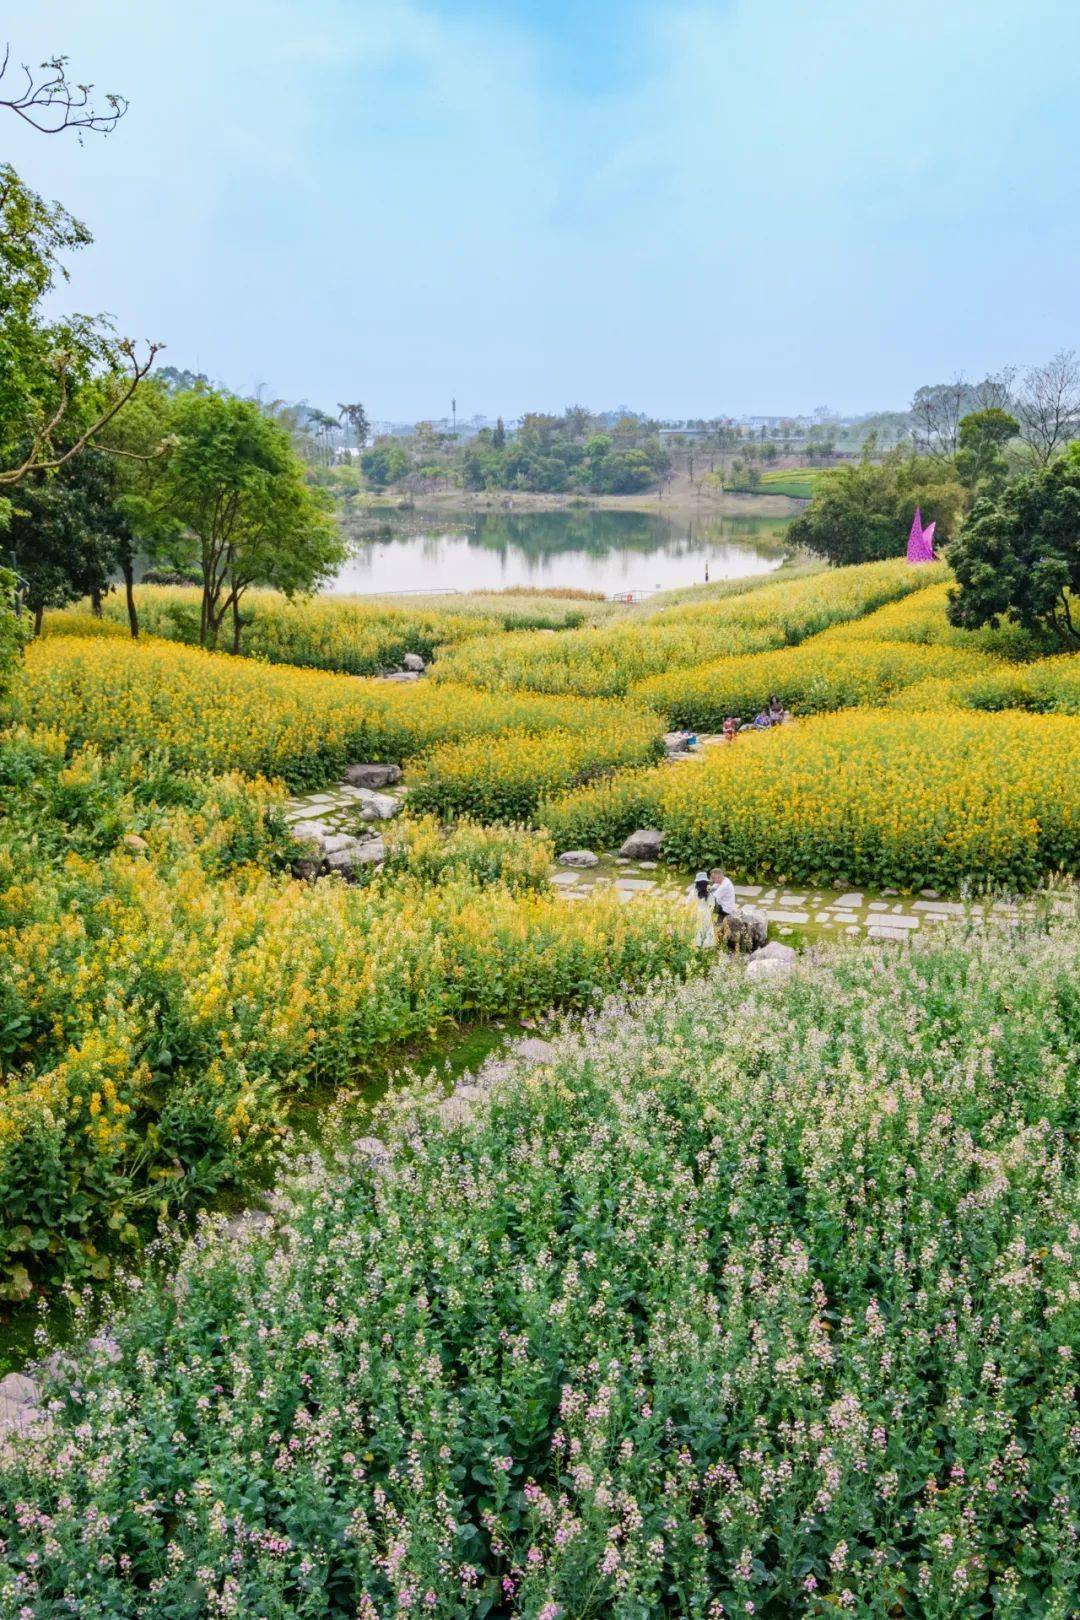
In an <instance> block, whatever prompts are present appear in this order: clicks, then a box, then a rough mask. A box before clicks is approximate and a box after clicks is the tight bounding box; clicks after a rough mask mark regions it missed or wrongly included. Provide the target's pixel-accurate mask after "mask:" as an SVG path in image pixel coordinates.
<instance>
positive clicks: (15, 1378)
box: [0, 1372, 42, 1437]
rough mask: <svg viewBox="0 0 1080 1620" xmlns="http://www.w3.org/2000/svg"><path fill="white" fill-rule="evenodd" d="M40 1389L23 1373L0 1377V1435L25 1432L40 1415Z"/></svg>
mask: <svg viewBox="0 0 1080 1620" xmlns="http://www.w3.org/2000/svg"><path fill="white" fill-rule="evenodd" d="M40 1401H41V1391H40V1389H39V1388H38V1386H37V1384H35V1382H34V1380H33V1379H32V1378H27V1376H26V1374H25V1373H16V1372H13V1373H8V1375H7V1377H6V1378H0V1437H2V1436H4V1435H8V1434H25V1433H26V1431H27V1430H28V1429H30V1428H32V1427H33V1425H34V1424H35V1423H37V1422H38V1420H39V1419H40V1418H41V1416H42V1412H41V1406H40Z"/></svg>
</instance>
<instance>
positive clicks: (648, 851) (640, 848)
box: [619, 827, 664, 861]
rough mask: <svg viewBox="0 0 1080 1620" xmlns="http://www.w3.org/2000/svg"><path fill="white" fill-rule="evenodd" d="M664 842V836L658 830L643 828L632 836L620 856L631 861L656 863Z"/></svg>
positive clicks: (621, 850) (620, 851) (624, 845)
mask: <svg viewBox="0 0 1080 1620" xmlns="http://www.w3.org/2000/svg"><path fill="white" fill-rule="evenodd" d="M663 842H664V835H663V833H662V832H660V831H659V829H658V828H656V827H641V828H639V829H638V831H637V832H632V833H631V834H630V836H629V838H628V839H627V840H626V842H625V844H623V846H622V848H621V849H620V850H619V854H620V855H622V856H623V857H624V858H625V859H626V860H631V861H634V860H636V861H655V860H656V858H657V857H658V855H659V854H660V850H661V848H662V846H663Z"/></svg>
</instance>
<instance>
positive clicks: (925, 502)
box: [788, 450, 966, 563]
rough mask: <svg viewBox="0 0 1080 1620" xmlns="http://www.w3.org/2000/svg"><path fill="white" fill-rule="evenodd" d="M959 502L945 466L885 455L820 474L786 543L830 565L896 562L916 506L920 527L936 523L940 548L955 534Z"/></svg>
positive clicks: (962, 499) (957, 486) (896, 454)
mask: <svg viewBox="0 0 1080 1620" xmlns="http://www.w3.org/2000/svg"><path fill="white" fill-rule="evenodd" d="M965 503H966V496H965V491H964V488H963V486H962V485H961V484H960V483H958V482H957V480H956V477H955V474H954V473H953V472H952V470H951V466H950V465H949V464H943V463H941V462H938V461H934V460H930V459H928V458H924V457H919V456H908V455H905V454H904V453H903V452H902V451H900V450H896V451H891V452H890V453H889V454H888V455H887V456H886V457H885V459H884V460H883V461H881V462H877V463H875V462H870V461H863V462H858V463H853V464H851V465H849V466H844V467H837V468H835V469H834V470H833V471H831V472H828V473H825V474H822V475H821V476H820V479H819V482H818V484H817V488H816V491H815V493H814V497H813V499H812V501H811V502H810V505H809V506H808V507H807V509H806V511H805V512H802V513H800V515H799V516H798V517H797V518H796V519H795V521H794V522H793V523H792V524H791V526H790V528H789V529H788V539H789V541H790V542H791V544H792V545H795V546H803V547H805V548H806V550H807V551H813V552H816V553H817V554H818V555H819V556H821V557H827V558H828V560H829V561H830V562H831V563H865V562H874V561H876V560H878V559H879V558H884V557H901V556H903V554H904V551H905V549H906V547H907V539H908V533H909V531H910V528H911V521H912V518H913V517H914V515H915V508H916V507H917V506H920V507H921V508H922V515H923V520H924V522H926V523H930V522H932V521H936V522H937V534H936V537H935V543H936V544H937V546H938V547H939V548H941V547H943V546H945V545H947V543H948V541H949V540H950V538H951V537H952V535H953V534H954V533H955V532H956V528H957V525H958V523H959V520H960V517H961V515H962V513H963V510H964V506H965Z"/></svg>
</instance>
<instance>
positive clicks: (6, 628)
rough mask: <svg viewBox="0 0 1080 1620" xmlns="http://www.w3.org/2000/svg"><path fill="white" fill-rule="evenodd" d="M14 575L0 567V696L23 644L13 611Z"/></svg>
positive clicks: (21, 633)
mask: <svg viewBox="0 0 1080 1620" xmlns="http://www.w3.org/2000/svg"><path fill="white" fill-rule="evenodd" d="M15 587H16V579H15V575H14V574H13V573H12V572H11V571H10V569H7V568H0V698H2V697H3V695H4V693H5V692H6V691H7V689H8V686H9V685H10V683H11V677H12V673H13V671H14V669H15V667H16V665H17V663H18V661H19V652H20V649H21V647H22V644H23V626H22V623H21V621H20V619H19V617H18V615H17V614H16V612H15Z"/></svg>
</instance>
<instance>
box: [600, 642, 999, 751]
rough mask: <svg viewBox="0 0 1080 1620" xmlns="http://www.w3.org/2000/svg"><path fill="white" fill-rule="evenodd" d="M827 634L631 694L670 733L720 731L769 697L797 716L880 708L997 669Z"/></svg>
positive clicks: (940, 651)
mask: <svg viewBox="0 0 1080 1620" xmlns="http://www.w3.org/2000/svg"><path fill="white" fill-rule="evenodd" d="M842 636H843V632H839V633H838V632H835V631H828V632H826V633H825V634H824V635H820V636H815V637H813V639H812V640H810V641H805V642H803V644H802V645H801V646H798V647H784V648H781V649H780V650H779V651H777V652H763V653H756V654H752V655H749V656H747V657H743V658H719V659H717V660H716V662H715V663H712V664H703V665H701V666H700V667H698V668H697V669H688V670H674V671H672V673H671V674H669V675H656V676H653V678H652V679H651V680H648V681H641V682H639V683H638V684H637V685H636V686H634V687H632V688H631V691H630V696H631V697H632V698H635V699H640V700H641V701H642V702H645V703H649V704H651V705H652V706H653V707H654V708H655V709H657V710H658V711H659V712H660V713H662V714H664V715H665V716H666V717H667V719H668V721H669V722H670V723H671V724H672V725H677V726H689V727H691V728H693V729H696V730H699V731H719V729H720V728H721V727H722V725H723V723H724V721H725V720H726V719H727V718H728V716H729V715H733V716H737V717H739V718H740V719H743V720H748V719H752V718H753V716H754V715H755V714H756V713H757V712H758V711H759V710H761V709H764V708H765V706H766V704H767V703H768V701H769V699H770V697H772V696H773V695H775V696H777V697H779V698H780V700H781V702H782V703H783V705H784V707H785V708H787V709H790V710H793V711H794V712H795V713H796V714H800V715H805V714H817V713H819V712H821V711H822V710H826V709H847V708H852V707H855V706H857V705H864V706H866V705H874V704H880V703H884V702H887V701H888V699H889V698H890V697H891V696H892V695H893V693H894V692H897V691H900V690H902V689H903V688H904V687H906V686H910V685H912V684H913V683H914V682H916V681H924V680H929V679H949V680H959V679H961V678H963V677H965V676H970V675H984V674H991V673H995V672H996V671H998V670H999V669H1001V668H1003V667H1004V666H1003V665H1001V664H1000V663H999V662H998V660H997V659H994V658H991V657H990V656H989V654H987V653H982V652H976V651H973V650H969V649H962V648H959V647H944V646H936V645H932V644H926V645H924V644H921V643H919V642H911V641H907V642H905V641H896V642H888V641H855V642H847V641H845V640H843V639H842Z"/></svg>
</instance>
